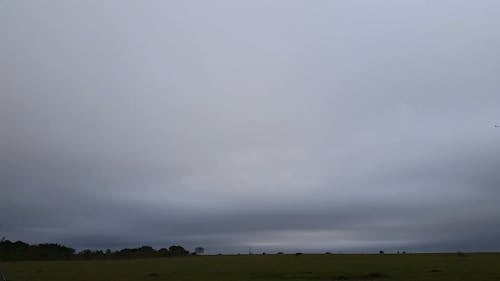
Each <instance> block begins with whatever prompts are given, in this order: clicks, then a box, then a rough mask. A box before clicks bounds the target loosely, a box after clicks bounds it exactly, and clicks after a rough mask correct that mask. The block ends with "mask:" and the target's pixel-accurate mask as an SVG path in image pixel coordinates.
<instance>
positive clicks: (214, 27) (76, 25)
mask: <svg viewBox="0 0 500 281" xmlns="http://www.w3.org/2000/svg"><path fill="white" fill-rule="evenodd" d="M499 19H500V4H499V3H498V2H497V1H440V2H438V3H436V2H435V1H432V2H431V1H404V2H402V1H370V2H368V1H362V2H356V1H314V2H310V1H271V2H269V1H240V2H238V1H237V2H234V1H207V2H204V1H167V2H150V3H134V2H128V1H70V2H68V1H51V2H49V3H48V2H37V1H28V2H22V1H21V2H18V1H3V2H0V38H2V39H1V44H0V188H1V196H0V235H2V236H6V237H7V238H10V239H14V240H17V239H22V240H26V241H29V242H47V241H49V242H62V243H65V244H67V245H70V246H74V247H77V248H79V249H82V248H87V247H89V248H119V247H126V246H129V247H130V246H137V245H140V244H149V245H152V246H156V247H162V246H167V245H171V244H173V243H181V244H183V245H185V246H186V247H189V248H193V247H195V246H198V245H203V246H205V247H206V248H207V249H208V250H209V251H210V252H212V253H215V252H227V253H231V252H245V251H247V250H248V248H249V247H251V248H252V249H254V251H277V250H285V251H294V250H301V251H327V250H328V251H353V252H363V251H378V250H379V249H387V250H400V249H404V250H411V251H443V250H446V251H456V250H488V251H496V250H500V242H499V241H498V239H496V237H498V236H499V235H500V223H499V222H498V218H497V216H498V214H499V213H500V207H499V206H500V205H499V204H498V198H500V197H499V196H500V173H498V167H499V164H500V146H499V140H500V130H499V129H495V128H494V126H493V125H494V124H495V122H496V121H499V122H500V111H499V105H500V95H499V94H498V89H499V88H500V79H498V77H499V75H500V68H499V66H500V57H499V55H498V49H500V32H499V31H498V28H497V27H498V25H499V24H500V20H499Z"/></svg>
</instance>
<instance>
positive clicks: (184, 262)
mask: <svg viewBox="0 0 500 281" xmlns="http://www.w3.org/2000/svg"><path fill="white" fill-rule="evenodd" d="M0 265H1V268H2V270H3V271H4V273H5V275H6V276H7V279H8V280H9V281H49V280H50V281H73V280H74V281H128V280H130V281H132V280H134V281H135V280H149V281H160V280H193V281H194V280H196V281H209V280H218V281H224V280H227V281H240V280H241V281H242V280H252V281H263V280H282V281H294V280H319V281H321V280H346V281H349V280H352V281H359V280H380V281H383V280H402V281H403V280H404V281H410V280H420V281H421V280H441V281H445V280H466V281H481V280H500V254H466V255H465V256H459V255H457V254H400V255H396V254H385V255H350V254H349V255H348V254H342V255H300V256H295V255H264V256H262V255H252V256H248V255H235V256H189V257H178V258H157V259H137V260H103V261H52V262H2V263H1V264H0Z"/></svg>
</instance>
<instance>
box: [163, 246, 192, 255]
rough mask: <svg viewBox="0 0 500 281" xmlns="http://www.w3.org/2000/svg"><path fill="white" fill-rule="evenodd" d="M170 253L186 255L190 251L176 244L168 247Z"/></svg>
mask: <svg viewBox="0 0 500 281" xmlns="http://www.w3.org/2000/svg"><path fill="white" fill-rule="evenodd" d="M168 253H169V255H170V256H185V255H188V254H189V252H188V251H186V249H184V248H183V247H182V246H179V245H174V246H170V247H168Z"/></svg>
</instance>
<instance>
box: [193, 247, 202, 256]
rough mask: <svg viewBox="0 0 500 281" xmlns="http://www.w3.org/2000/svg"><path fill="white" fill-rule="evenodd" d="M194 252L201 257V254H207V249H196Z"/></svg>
mask: <svg viewBox="0 0 500 281" xmlns="http://www.w3.org/2000/svg"><path fill="white" fill-rule="evenodd" d="M194 252H195V254H197V255H201V254H203V253H205V249H204V248H203V247H196V248H194Z"/></svg>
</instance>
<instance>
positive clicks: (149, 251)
mask: <svg viewBox="0 0 500 281" xmlns="http://www.w3.org/2000/svg"><path fill="white" fill-rule="evenodd" d="M189 254H194V253H189V251H187V250H186V249H184V248H183V247H182V246H179V245H173V246H170V247H168V248H161V249H159V250H156V249H154V248H153V247H150V246H142V247H138V248H130V249H129V248H125V249H121V250H115V251H112V250H110V249H107V250H104V251H103V250H90V249H86V250H82V251H76V250H75V249H73V248H69V247H66V246H63V245H60V244H54V243H45V244H36V245H30V244H28V243H25V242H22V241H16V242H11V241H9V240H3V241H0V260H2V261H21V260H78V259H81V260H85V259H116V258H123V259H126V258H155V257H172V256H186V255H189Z"/></svg>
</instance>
